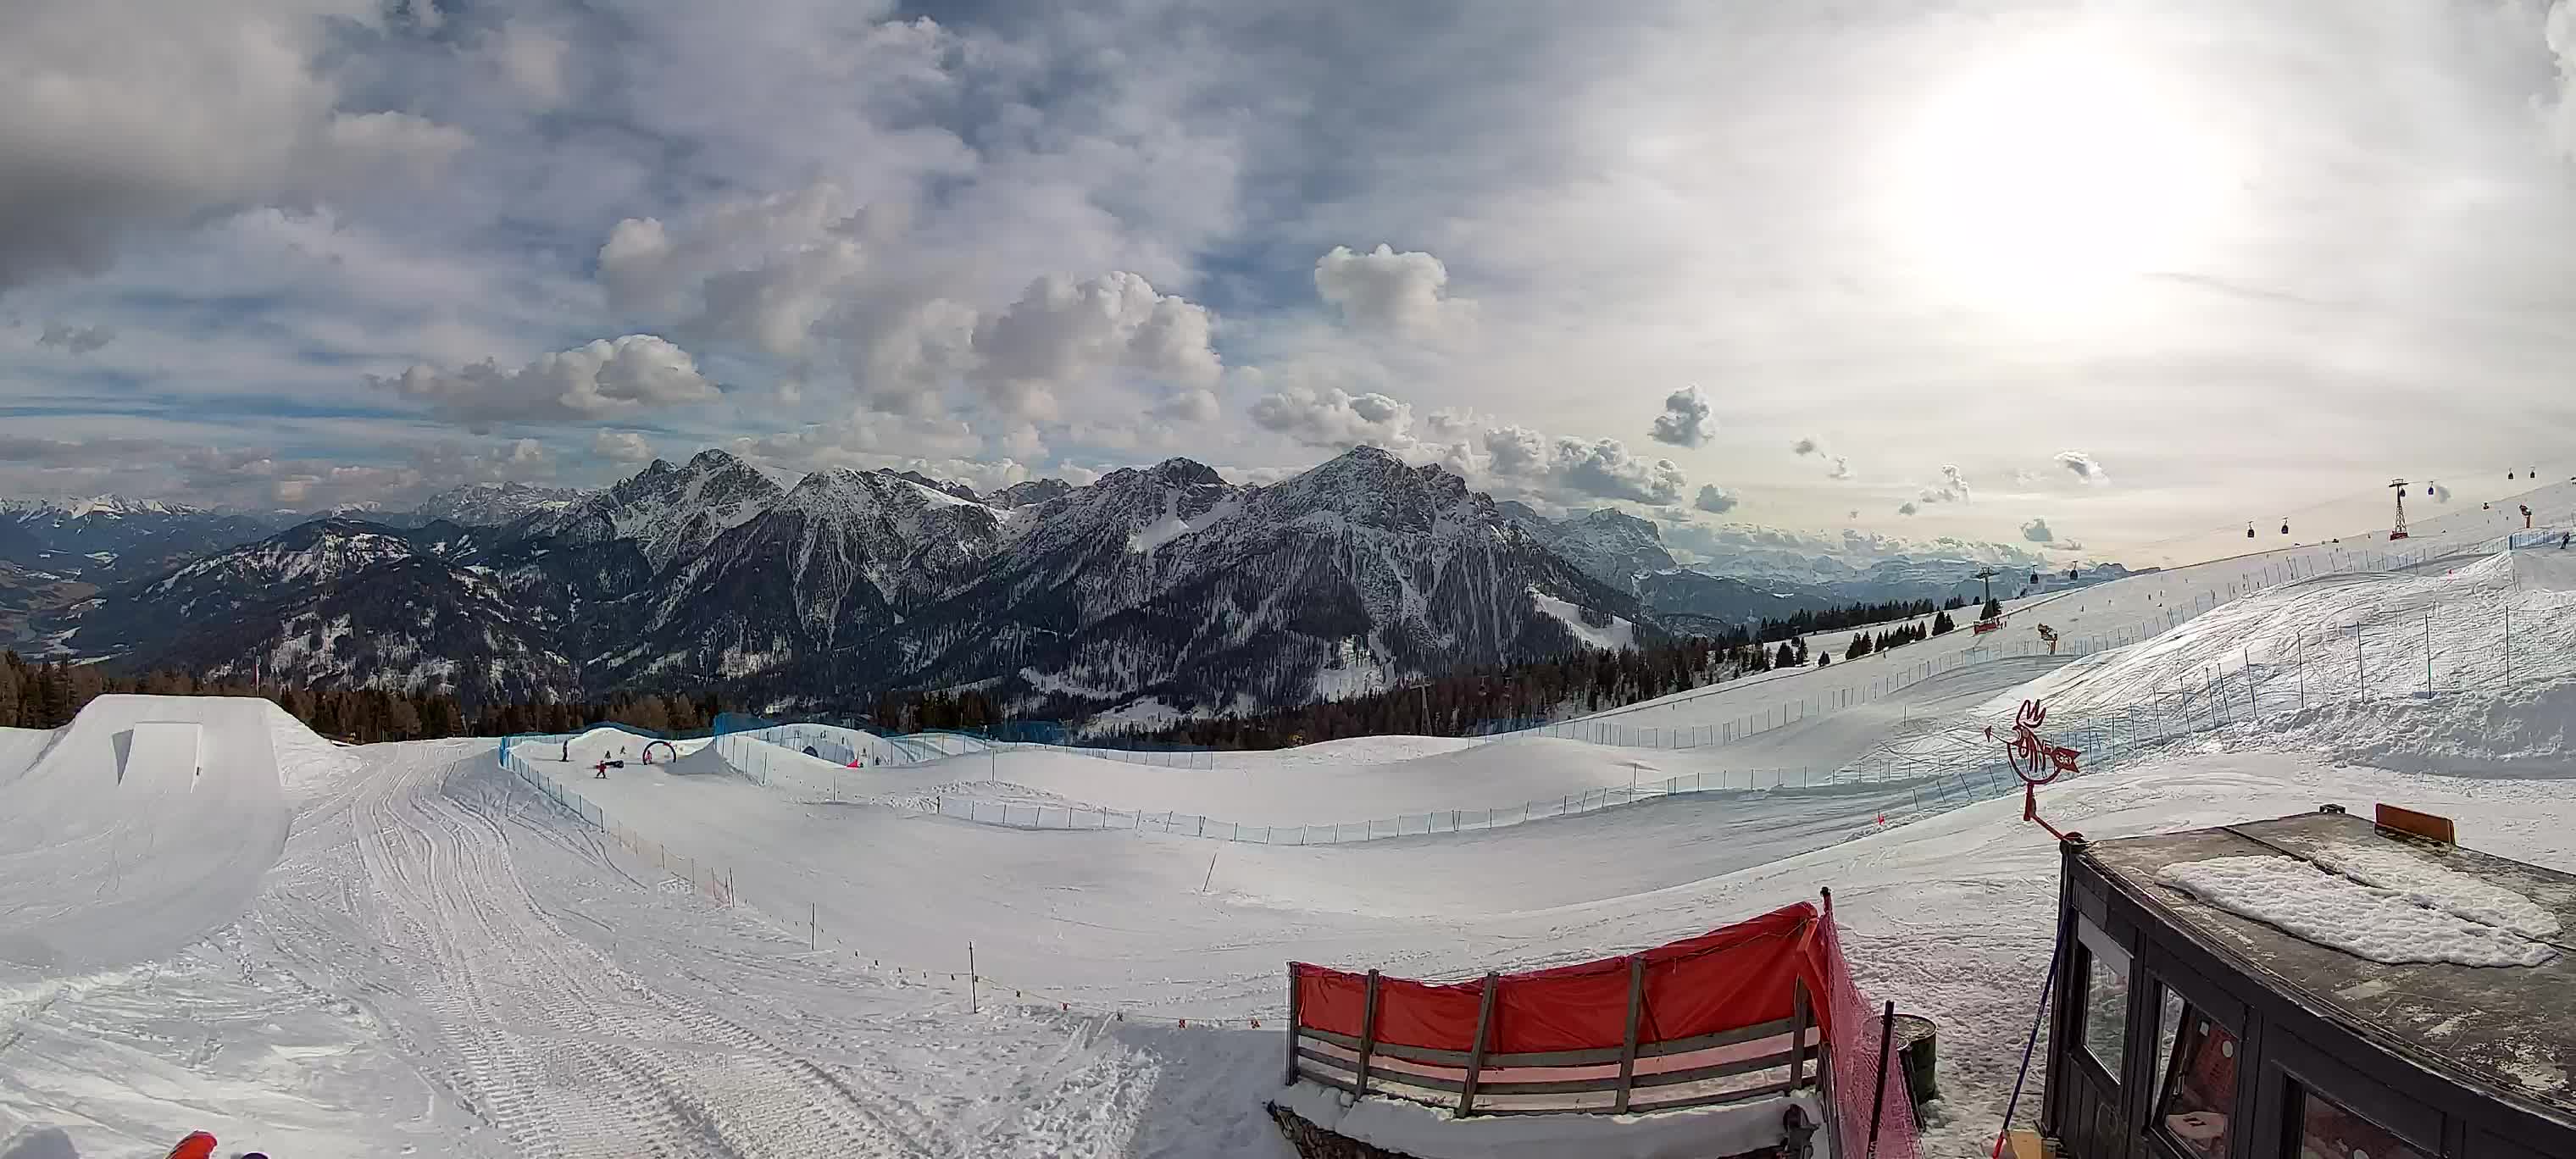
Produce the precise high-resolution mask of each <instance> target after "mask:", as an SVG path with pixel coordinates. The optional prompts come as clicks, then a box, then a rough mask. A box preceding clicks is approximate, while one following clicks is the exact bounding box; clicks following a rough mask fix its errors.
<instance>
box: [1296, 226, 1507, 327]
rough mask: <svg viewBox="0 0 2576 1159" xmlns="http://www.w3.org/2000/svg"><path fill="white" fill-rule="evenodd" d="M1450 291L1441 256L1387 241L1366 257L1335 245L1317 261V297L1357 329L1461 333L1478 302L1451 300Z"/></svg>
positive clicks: (1470, 318)
mask: <svg viewBox="0 0 2576 1159" xmlns="http://www.w3.org/2000/svg"><path fill="white" fill-rule="evenodd" d="M1448 287H1449V268H1448V267H1447V266H1445V265H1442V264H1441V262H1440V259H1439V258H1436V257H1433V256H1431V255H1430V254H1427V253H1418V252H1406V253H1397V252H1396V251H1395V249H1394V247H1391V246H1388V245H1385V244H1383V243H1381V244H1380V245H1379V246H1378V247H1377V248H1376V249H1374V250H1371V251H1369V252H1367V253H1364V254H1362V253H1352V252H1351V250H1350V248H1349V247H1347V246H1334V247H1333V248H1332V249H1331V250H1329V251H1327V252H1326V253H1325V254H1324V256H1323V257H1321V258H1317V259H1316V260H1315V293H1316V294H1317V295H1318V296H1320V297H1321V298H1323V300H1324V301H1325V302H1326V303H1328V304H1330V305H1331V306H1332V307H1333V308H1334V309H1335V310H1337V311H1339V312H1340V313H1341V316H1342V320H1343V321H1344V322H1347V323H1349V324H1350V325H1351V326H1352V327H1354V328H1356V329H1362V330H1376V331H1384V332H1389V333H1395V334H1402V335H1405V336H1408V337H1413V338H1435V337H1440V336H1443V335H1453V334H1456V333H1457V332H1459V331H1460V330H1462V329H1464V328H1465V327H1467V326H1469V325H1471V324H1472V323H1473V319H1474V313H1473V311H1474V307H1475V303H1473V302H1469V301H1465V300H1462V299H1452V298H1450V297H1448V296H1447V295H1448Z"/></svg>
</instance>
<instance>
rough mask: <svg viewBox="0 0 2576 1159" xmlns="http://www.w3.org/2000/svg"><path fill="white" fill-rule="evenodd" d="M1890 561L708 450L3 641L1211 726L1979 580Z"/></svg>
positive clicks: (288, 676)
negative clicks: (1818, 573)
mask: <svg viewBox="0 0 2576 1159" xmlns="http://www.w3.org/2000/svg"><path fill="white" fill-rule="evenodd" d="M156 517H159V516H156ZM1945 565H1946V570H1945ZM1882 566H1883V567H1889V568H1891V569H1893V570H1892V571H1891V573H1890V574H1888V575H1885V576H1877V577H1873V576H1872V575H1870V574H1867V573H1864V574H1862V575H1861V576H1859V577H1857V578H1854V579H1849V580H1840V581H1836V582H1833V583H1823V584H1819V583H1799V582H1793V581H1789V580H1785V579H1762V578H1753V579H1746V578H1741V577H1719V576H1711V575H1707V574H1704V573H1702V572H1698V571H1692V570H1688V569H1685V568H1682V567H1680V566H1678V565H1677V564H1676V562H1675V559H1674V555H1673V553H1672V552H1671V551H1669V550H1667V548H1666V547H1665V545H1664V543H1663V541H1662V538H1661V536H1660V533H1659V530H1658V528H1657V525H1656V524H1655V523H1653V522H1650V521H1648V520H1644V519H1639V518H1636V517H1633V516H1629V515H1625V514H1621V513H1619V512H1616V511H1607V510H1605V511H1596V512H1589V513H1578V514H1576V515H1574V516H1572V517H1570V518H1566V519H1558V520H1550V519H1548V518H1545V517H1544V516H1541V515H1540V514H1539V513H1537V512H1536V511H1533V510H1531V509H1530V508H1527V507H1523V506H1520V505H1518V504H1509V503H1497V502H1495V501H1494V500H1493V499H1492V498H1490V497H1489V496H1486V495H1484V494H1481V493H1478V492H1475V491H1471V490H1469V489H1468V487H1467V485H1466V483H1465V482H1464V481H1463V480H1462V479H1460V478H1459V477H1458V476H1456V475H1453V474H1450V473H1449V472H1447V471H1445V470H1442V469H1441V468H1439V467H1436V466H1424V467H1410V466H1407V465H1405V464H1404V463H1403V462H1402V461H1401V460H1399V459H1397V458H1396V457H1395V456H1393V455H1390V454H1388V453H1386V452H1384V451H1380V450H1376V449H1372V448H1361V449H1357V450H1353V451H1349V452H1346V453H1344V454H1342V455H1341V456H1339V457H1337V458H1334V459H1332V460H1330V461H1327V462H1325V463H1323V464H1320V465H1318V466H1316V467H1315V468H1313V469H1311V470H1309V471H1306V472H1305V473H1303V474H1300V475H1296V476H1293V477H1291V478H1288V479H1285V480H1281V481H1279V482H1276V483H1272V484H1268V485H1263V486H1249V485H1241V484H1235V483H1230V482H1228V481H1226V480H1225V478H1224V477H1222V476H1221V475H1219V474H1218V473H1217V472H1216V471H1214V470H1212V469H1210V468H1208V467H1207V466H1205V465H1202V464H1200V463H1196V462H1193V461H1191V460H1188V459H1171V460H1168V461H1165V462H1163V463H1160V464H1157V465H1155V466H1152V467H1148V468H1141V469H1129V470H1122V471H1117V472H1113V473H1111V474H1109V475H1106V476H1103V477H1101V478H1100V479H1098V480H1097V481H1095V482H1093V483H1091V484H1090V485H1088V486H1082V487H1075V486H1071V485H1069V484H1067V483H1064V482H1062V481H1058V480H1037V481H1031V482H1025V483H1020V484H1016V485H1014V486H1011V487H1009V488H1006V489H1003V490H1001V491H999V492H996V493H994V494H991V495H979V494H978V493H977V492H975V491H974V490H972V489H970V488H967V487H964V486H962V485H959V484H955V483H947V482H942V481H939V480H934V479H929V478H926V477H923V476H920V475H917V474H912V473H908V472H907V473H896V472H889V471H883V470H877V471H857V470H849V469H832V470H825V471H818V472H815V473H814V474H811V475H808V476H806V477H805V478H804V479H802V480H801V481H798V482H796V483H795V484H794V485H793V486H790V487H782V486H780V485H779V484H778V483H777V482H775V481H773V479H772V477H771V476H770V475H768V474H765V473H763V472H762V471H761V470H759V469H756V468H755V467H753V466H752V465H751V464H749V463H746V462H744V461H743V460H741V459H738V458H736V457H735V456H733V455H731V454H728V453H726V452H723V451H714V450H711V451H706V452H703V453H701V454H699V455H697V456H696V457H695V458H692V459H690V460H689V461H688V462H686V463H679V464H675V463H670V462H665V461H658V460H657V461H655V462H654V463H653V464H651V465H650V466H648V467H646V468H645V469H644V470H642V471H641V472H639V473H637V474H636V475H634V476H633V477H630V478H628V479H625V480H623V481H621V482H619V483H617V484H616V485H614V486H611V487H608V488H606V489H604V490H600V491H596V492H571V491H561V490H553V489H546V488H536V487H521V486H514V485H476V486H471V487H467V488H462V489H460V490H458V491H455V492H451V493H449V494H447V495H444V496H440V497H438V498H437V499H434V500H432V501H431V502H430V503H428V504H424V505H423V506H422V507H421V508H420V509H419V511H417V512H415V513H411V514H409V515H404V516H388V515H382V514H369V515H347V514H342V515H334V516H329V517H326V518H322V519H317V520H313V521H310V522H306V523H303V524H300V525H298V526H295V527H292V528H289V529H287V530H285V531H283V532H279V533H275V534H271V535H267V536H266V537H265V538H254V539H252V540H251V541H249V542H235V543H231V544H226V545H223V546H221V547H219V548H214V549H208V550H205V551H202V552H200V553H198V554H196V555H195V556H193V557H192V558H189V559H188V560H187V561H185V562H184V563H183V564H180V565H177V566H174V567H169V568H165V569H163V570H162V571H160V572H158V573H155V574H153V575H152V576H150V577H148V578H143V579H138V580H130V581H128V582H124V583H120V584H117V585H113V586H105V587H104V590H101V591H99V592H98V593H97V594H96V595H95V596H94V597H92V598H88V599H85V600H82V601H81V602H79V603H77V604H74V605H72V606H71V607H69V608H64V609H58V610H56V611H55V612H54V613H52V614H50V615H46V614H38V615H35V616H33V617H32V619H31V623H30V626H29V629H28V631H27V632H25V633H22V634H24V635H28V636H31V637H39V638H42V639H44V640H46V641H48V642H49V643H53V644H55V645H56V646H58V647H61V648H63V649H65V650H67V651H69V652H70V653H72V654H75V655H81V656H88V657H112V658H115V659H116V660H117V661H118V662H119V663H121V664H124V665H127V666H132V667H147V666H151V665H155V664H166V665H177V666H184V667H187V668H191V669H196V670H200V671H209V672H214V673H239V674H257V675H259V676H262V677H266V678H269V679H279V680H291V681H298V682H311V683H321V684H330V683H350V684H359V685H370V686H384V687H396V688H407V689H408V688H421V687H446V688H450V689H452V690H454V691H456V692H458V693H460V694H463V695H466V696H469V697H476V698H484V697H523V696H563V697H571V696H585V695H587V696H595V695H600V694H603V693H606V692H608V691H611V690H615V689H622V688H639V687H662V688H687V689H700V688H708V687H714V688H718V689H722V690H727V691H730V692H732V693H734V694H735V695H737V696H738V697H740V698H742V699H746V700H751V701H755V702H758V703H762V704H766V705H773V706H776V707H779V708H782V709H784V708H788V707H791V706H792V707H802V708H808V709H828V708H843V707H849V706H852V705H856V704H860V703H864V702H865V701H866V700H867V699H868V698H870V697H873V696H874V695H876V694H878V693H881V692H888V691H909V690H918V689H941V688H958V687H967V686H972V687H977V688H981V689H983V690H985V691H986V692H988V693H990V694H993V695H996V696H997V697H999V698H1000V699H1002V700H1003V701H1005V702H1006V703H1007V704H1008V705H1009V706H1010V707H1011V708H1012V709H1013V710H1014V711H1016V712H1020V713H1022V714H1029V715H1050V716H1073V715H1079V714H1083V713H1088V712H1095V711H1103V710H1110V709H1115V708H1119V707H1123V706H1134V705H1139V704H1147V703H1150V704H1152V705H1154V706H1156V710H1157V711H1201V712H1212V711H1226V710H1234V709H1246V708H1260V707H1271V706H1276V705H1281V704H1289V703H1297V702H1303V701H1307V700H1313V699H1317V698H1325V697H1333V696H1339V695H1347V694H1350V693H1353V692H1359V691H1366V690H1370V689H1377V688H1384V687H1388V686H1391V685H1394V684H1398V683H1401V682H1403V681H1406V680H1409V679H1412V678H1416V677H1420V676H1425V675H1430V674H1436V673H1441V672H1447V671H1452V670H1456V669H1459V668H1462V667H1469V666H1476V665H1486V664H1497V663H1508V662H1516V661H1526V660H1533V659H1539V658H1543V657H1547V656H1552V655H1557V654H1561V653H1563V652H1565V651H1568V650H1571V649H1574V648H1579V647H1617V646H1626V645H1634V644H1642V643H1648V642H1652V641H1654V640H1656V639H1660V638H1664V637H1666V636H1668V635H1670V634H1672V633H1674V632H1692V631H1700V630H1708V629H1715V628H1723V627H1729V626H1735V625H1740V624H1742V623H1744V622H1746V621H1747V620H1749V619H1752V618H1757V617H1759V616H1763V615H1775V616H1776V615H1784V614H1786V613H1789V612H1792V611H1797V610H1800V609H1805V608H1821V607H1825V606H1830V605H1831V604H1834V603H1837V602H1850V601H1851V600H1853V599H1858V598H1866V599H1883V598H1894V597H1895V596H1896V595H1900V594H1901V595H1902V596H1903V598H1921V597H1922V596H1923V595H1926V594H1932V593H1933V592H1935V591H1938V592H1947V591H1948V590H1950V589H1951V588H1954V587H1956V586H1957V585H1958V584H1959V583H1960V581H1961V580H1962V579H1963V578H1964V575H1965V572H1966V571H1967V570H1971V569H1972V565H1970V564H1969V563H1968V561H1964V560H1948V561H1937V562H1926V561H1915V560H1912V559H1910V558H1909V559H1907V560H1905V561H1903V562H1902V563H1901V564H1898V563H1895V562H1893V561H1883V562H1882ZM1918 569H1919V570H1921V571H1923V572H1924V575H1923V576H1922V577H1919V578H1920V579H1921V581H1922V582H1916V581H1917V578H1918V577H1915V576H1914V575H1913V572H1914V570H1918ZM1900 573H1901V574H1900ZM1936 577H1937V578H1936Z"/></svg>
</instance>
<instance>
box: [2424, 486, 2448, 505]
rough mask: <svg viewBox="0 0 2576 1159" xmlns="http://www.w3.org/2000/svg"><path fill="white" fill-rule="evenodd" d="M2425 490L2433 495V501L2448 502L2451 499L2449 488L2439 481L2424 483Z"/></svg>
mask: <svg viewBox="0 0 2576 1159" xmlns="http://www.w3.org/2000/svg"><path fill="white" fill-rule="evenodd" d="M2425 490H2426V491H2427V492H2429V493H2430V494H2431V495H2432V496H2433V502H2435V503H2448V502H2450V501H2451V489H2450V488H2448V487H2445V486H2443V485H2441V484H2439V483H2428V484H2426V485H2425Z"/></svg>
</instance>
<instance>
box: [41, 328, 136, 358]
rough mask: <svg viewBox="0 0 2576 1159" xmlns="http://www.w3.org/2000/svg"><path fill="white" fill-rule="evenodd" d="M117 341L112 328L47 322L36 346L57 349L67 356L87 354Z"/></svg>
mask: <svg viewBox="0 0 2576 1159" xmlns="http://www.w3.org/2000/svg"><path fill="white" fill-rule="evenodd" d="M115 340H116V330H115V328H114V327H111V326H74V325H71V324H70V323H67V322H47V323H45V329H44V332H43V333H41V334H39V335H37V336H36V345H38V346H51V347H55V348H57V349H59V350H61V351H63V352H64V353H66V354H75V355H78V354H87V353H89V352H90V351H93V350H96V349H98V348H100V347H102V346H105V345H107V344H108V343H110V342H113V341H115Z"/></svg>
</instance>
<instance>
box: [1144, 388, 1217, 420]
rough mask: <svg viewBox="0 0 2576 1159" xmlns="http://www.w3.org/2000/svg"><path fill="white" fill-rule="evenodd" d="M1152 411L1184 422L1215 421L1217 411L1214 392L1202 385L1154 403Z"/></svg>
mask: <svg viewBox="0 0 2576 1159" xmlns="http://www.w3.org/2000/svg"><path fill="white" fill-rule="evenodd" d="M1154 413H1155V414H1156V415H1158V416H1161V417H1163V418H1167V419H1178V420H1180V421H1182V422H1186V423H1208V422H1215V421H1216V418H1217V415H1218V413H1219V408H1218V406H1217V401H1216V392H1215V391H1213V390H1208V389H1206V388H1204V387H1201V388H1199V389H1196V390H1185V391H1182V392H1180V393H1179V394H1175V395H1173V396H1171V397H1170V398H1167V399H1164V400H1163V401H1162V402H1161V403H1160V404H1158V405H1156V406H1155V407H1154Z"/></svg>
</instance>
